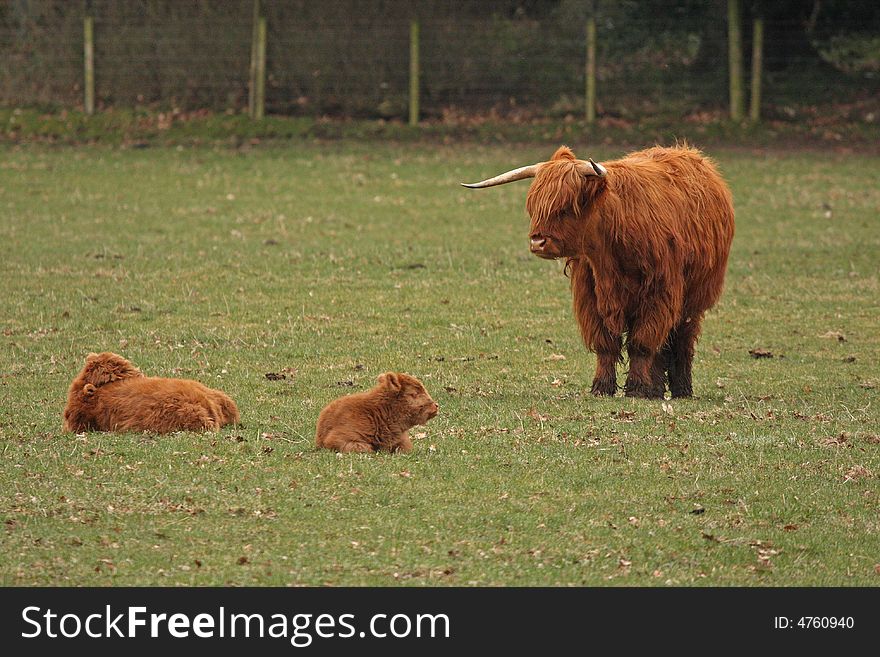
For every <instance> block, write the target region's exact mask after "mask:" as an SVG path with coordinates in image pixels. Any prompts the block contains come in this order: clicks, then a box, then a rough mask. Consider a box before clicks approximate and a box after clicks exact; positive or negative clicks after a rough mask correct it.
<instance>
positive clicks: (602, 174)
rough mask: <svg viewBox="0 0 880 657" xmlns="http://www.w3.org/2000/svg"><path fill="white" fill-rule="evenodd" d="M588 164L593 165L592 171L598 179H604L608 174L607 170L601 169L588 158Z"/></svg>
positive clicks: (600, 166) (601, 167)
mask: <svg viewBox="0 0 880 657" xmlns="http://www.w3.org/2000/svg"><path fill="white" fill-rule="evenodd" d="M590 164H592V165H593V171H595V172H596V175H597V176H599V177H600V178H604V177H605V175H606V174H607V173H608V169H606V168H605V167H603V166H602V165H601V164H599V163H598V162H593V158H590Z"/></svg>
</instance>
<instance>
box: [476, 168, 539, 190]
mask: <svg viewBox="0 0 880 657" xmlns="http://www.w3.org/2000/svg"><path fill="white" fill-rule="evenodd" d="M542 164H544V163H543V162H538V163H537V164H530V165H529V166H527V167H520V168H519V169H513V170H511V171H507V172H506V173H502V174H501V175H498V176H495V177H494V178H489V179H488V180H483V181H480V182H476V183H461V184H462V186H464V187H470V188H471V189H482V188H483V187H494V186H495V185H504V184H505V183H509V182H515V181H517V180H522V179H523V178H534V177H535V174H536V173H538V168H539V167H540V166H541V165H542Z"/></svg>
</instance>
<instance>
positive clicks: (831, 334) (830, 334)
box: [819, 331, 846, 342]
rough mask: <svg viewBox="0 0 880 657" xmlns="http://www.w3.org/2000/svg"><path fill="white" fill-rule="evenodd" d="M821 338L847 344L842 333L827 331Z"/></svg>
mask: <svg viewBox="0 0 880 657" xmlns="http://www.w3.org/2000/svg"><path fill="white" fill-rule="evenodd" d="M819 337H820V338H828V339H830V340H837V341H838V342H846V336H845V335H844V334H843V333H841V332H840V331H826V332H825V333H823V334H822V335H820V336H819Z"/></svg>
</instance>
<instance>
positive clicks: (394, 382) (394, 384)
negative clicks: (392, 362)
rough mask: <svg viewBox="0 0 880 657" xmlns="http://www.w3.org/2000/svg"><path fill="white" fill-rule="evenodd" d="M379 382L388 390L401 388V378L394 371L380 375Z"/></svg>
mask: <svg viewBox="0 0 880 657" xmlns="http://www.w3.org/2000/svg"><path fill="white" fill-rule="evenodd" d="M378 381H379V384H380V385H382V386H384V387H385V388H388V390H400V379H399V377H398V376H397V374H395V373H394V372H385V374H380V375H379V379H378Z"/></svg>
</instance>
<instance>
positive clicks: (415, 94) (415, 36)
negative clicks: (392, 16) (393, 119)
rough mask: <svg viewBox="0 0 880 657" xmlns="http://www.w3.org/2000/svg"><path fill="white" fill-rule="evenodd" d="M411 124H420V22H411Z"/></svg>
mask: <svg viewBox="0 0 880 657" xmlns="http://www.w3.org/2000/svg"><path fill="white" fill-rule="evenodd" d="M409 124H410V125H418V124H419V22H418V21H417V20H414V21H410V24H409Z"/></svg>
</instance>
